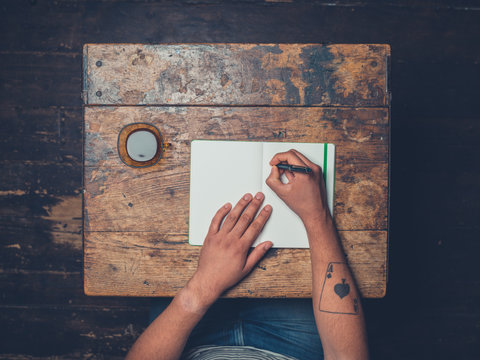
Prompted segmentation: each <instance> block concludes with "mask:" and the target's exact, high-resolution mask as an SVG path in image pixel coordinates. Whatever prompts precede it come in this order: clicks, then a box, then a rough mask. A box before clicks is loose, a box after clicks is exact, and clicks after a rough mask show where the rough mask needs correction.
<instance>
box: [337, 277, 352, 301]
mask: <svg viewBox="0 0 480 360" xmlns="http://www.w3.org/2000/svg"><path fill="white" fill-rule="evenodd" d="M333 290H334V291H335V294H337V295H338V296H340V299H343V298H344V297H345V296H347V295H348V293H349V292H350V285H348V284H346V283H345V279H342V283H341V284H337V285H335V287H334V288H333Z"/></svg>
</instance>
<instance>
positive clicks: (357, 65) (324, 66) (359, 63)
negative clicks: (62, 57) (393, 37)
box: [83, 44, 390, 106]
mask: <svg viewBox="0 0 480 360" xmlns="http://www.w3.org/2000/svg"><path fill="white" fill-rule="evenodd" d="M389 56H390V46H389V45H373V44H372V45H363V44H358V45H319V44H178V45H161V46H154V45H153V46H152V45H142V44H130V45H129V44H119V45H113V44H97V45H95V44H88V45H85V46H84V72H85V73H84V81H85V82H84V89H83V90H84V101H85V104H88V105H95V104H102V105H112V104H121V105H137V104H143V105H166V104H175V105H177V104H182V105H324V106H388V104H389V102H390V98H389V96H390V94H389V89H388V83H387V68H388V62H389Z"/></svg>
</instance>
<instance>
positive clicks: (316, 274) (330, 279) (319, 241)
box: [267, 150, 368, 360]
mask: <svg viewBox="0 0 480 360" xmlns="http://www.w3.org/2000/svg"><path fill="white" fill-rule="evenodd" d="M279 163H288V164H290V165H297V166H308V167H310V168H311V169H312V173H311V174H299V173H290V172H288V171H286V172H285V171H280V170H279V169H277V167H276V166H275V165H277V164H279ZM270 165H272V170H271V173H270V176H269V177H268V178H267V184H268V185H269V186H270V188H272V190H273V191H275V193H276V194H277V195H278V196H279V197H280V198H281V199H282V200H283V201H284V202H285V203H286V204H287V205H288V206H289V207H290V209H292V210H293V211H294V212H295V213H296V214H297V215H298V216H299V217H300V218H301V219H302V221H303V223H304V225H305V228H306V230H307V234H308V240H309V243H310V254H311V261H312V274H313V276H312V278H313V284H312V285H313V286H312V291H313V298H312V300H313V309H314V314H315V321H316V323H317V328H318V332H319V334H320V338H321V340H322V345H323V348H324V352H325V358H326V359H355V360H357V359H367V358H368V350H367V341H366V331H365V320H364V316H363V311H362V306H361V303H360V296H359V293H358V289H357V287H356V285H355V282H354V279H353V276H352V274H351V271H350V268H349V267H348V264H347V263H346V260H345V255H344V253H343V249H342V247H341V244H340V242H339V240H338V237H337V232H336V230H335V226H334V224H333V221H332V218H331V216H330V212H329V209H328V206H327V196H326V191H325V183H324V181H323V174H322V169H321V168H320V167H319V166H318V165H317V164H314V163H312V162H311V161H310V160H308V159H307V158H306V157H305V156H304V155H303V154H301V153H299V152H298V151H296V150H290V151H287V152H285V153H278V154H276V155H275V156H274V157H273V158H272V160H271V161H270ZM282 174H284V175H285V176H286V177H287V179H288V183H287V184H285V183H283V182H282V180H281V178H280V176H281V175H282Z"/></svg>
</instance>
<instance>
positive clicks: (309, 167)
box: [266, 150, 330, 223]
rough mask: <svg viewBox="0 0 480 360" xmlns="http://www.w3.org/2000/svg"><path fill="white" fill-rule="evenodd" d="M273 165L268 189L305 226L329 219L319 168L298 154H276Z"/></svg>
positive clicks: (271, 163)
mask: <svg viewBox="0 0 480 360" xmlns="http://www.w3.org/2000/svg"><path fill="white" fill-rule="evenodd" d="M270 165H271V166H272V170H271V173H270V176H269V177H268V178H267V180H266V183H267V185H268V186H269V187H270V188H271V189H272V190H273V191H274V192H275V193H276V194H277V195H278V197H280V198H281V199H282V200H283V201H284V202H285V203H286V204H287V205H288V206H289V207H290V209H292V210H293V211H294V212H295V213H296V214H297V215H298V216H299V217H300V218H301V219H302V221H303V222H304V223H306V222H311V221H315V220H316V219H318V218H319V217H323V218H325V216H327V217H328V216H329V215H330V212H329V211H328V207H327V196H326V192H325V184H324V181H323V176H322V169H321V168H320V166H318V165H317V164H314V163H313V162H311V161H310V160H309V159H307V157H306V156H304V155H303V154H301V153H299V152H298V151H296V150H289V151H287V152H283V153H278V154H276V155H275V156H274V157H273V158H272V160H271V161H270ZM282 174H285V176H286V177H287V179H288V183H287V184H284V183H283V182H282V180H281V179H280V178H281V175H282ZM303 174H307V175H308V176H304V175H303Z"/></svg>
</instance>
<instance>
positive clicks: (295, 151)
mask: <svg viewBox="0 0 480 360" xmlns="http://www.w3.org/2000/svg"><path fill="white" fill-rule="evenodd" d="M290 151H293V152H294V153H295V154H296V155H297V156H298V157H299V158H300V159H301V160H302V161H303V162H304V163H305V165H307V166H308V167H309V168H311V169H313V170H318V171H319V172H320V173H321V172H322V168H321V167H320V166H318V165H317V164H315V163H314V162H311V161H310V160H309V159H308V158H307V157H306V156H305V155H303V154H302V153H301V152H299V151H297V150H295V149H292V150H290Z"/></svg>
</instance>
